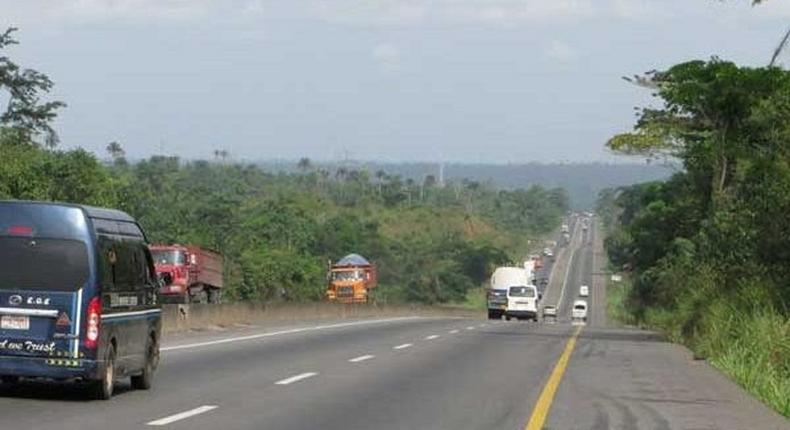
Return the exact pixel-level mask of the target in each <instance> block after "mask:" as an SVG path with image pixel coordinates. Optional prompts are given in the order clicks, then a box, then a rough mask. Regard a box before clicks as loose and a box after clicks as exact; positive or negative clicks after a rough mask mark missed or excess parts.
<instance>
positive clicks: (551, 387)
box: [524, 326, 582, 430]
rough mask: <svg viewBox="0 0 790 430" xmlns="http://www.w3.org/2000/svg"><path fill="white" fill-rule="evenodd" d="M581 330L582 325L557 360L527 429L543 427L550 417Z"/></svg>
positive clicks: (538, 429) (537, 429)
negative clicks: (553, 402) (552, 403)
mask: <svg viewBox="0 0 790 430" xmlns="http://www.w3.org/2000/svg"><path fill="white" fill-rule="evenodd" d="M581 331H582V327H581V326H579V327H577V328H576V331H574V332H573V335H572V336H571V338H570V339H568V343H567V344H566V345H565V350H564V351H562V355H560V358H559V360H557V364H556V365H555V366H554V370H553V371H552V372H551V376H549V380H548V381H546V386H545V387H543V391H542V392H541V393H540V397H538V402H537V403H535V409H533V410H532V416H530V417H529V421H528V422H527V425H526V426H525V427H524V429H525V430H541V429H542V428H543V423H544V422H546V418H548V417H549V411H550V410H551V402H552V401H554V394H556V393H557V388H558V387H559V386H560V381H562V375H563V374H565V368H566V367H568V361H570V359H571V353H573V348H574V347H575V346H576V338H577V337H579V333H580V332H581Z"/></svg>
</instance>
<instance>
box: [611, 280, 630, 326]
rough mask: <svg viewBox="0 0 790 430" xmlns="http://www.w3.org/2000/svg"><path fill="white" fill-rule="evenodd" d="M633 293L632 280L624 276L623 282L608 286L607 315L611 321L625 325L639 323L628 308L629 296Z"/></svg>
mask: <svg viewBox="0 0 790 430" xmlns="http://www.w3.org/2000/svg"><path fill="white" fill-rule="evenodd" d="M630 292H631V279H630V278H628V277H627V276H623V280H622V281H621V282H617V283H615V282H608V283H607V285H606V314H607V317H608V319H609V321H615V322H618V323H620V324H625V325H635V324H636V323H637V321H636V318H635V317H634V315H633V313H632V312H631V311H630V310H629V309H628V307H627V300H628V295H629V294H630Z"/></svg>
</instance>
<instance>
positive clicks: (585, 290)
mask: <svg viewBox="0 0 790 430" xmlns="http://www.w3.org/2000/svg"><path fill="white" fill-rule="evenodd" d="M589 295H590V287H588V286H586V285H582V286H581V287H579V297H588V296H589Z"/></svg>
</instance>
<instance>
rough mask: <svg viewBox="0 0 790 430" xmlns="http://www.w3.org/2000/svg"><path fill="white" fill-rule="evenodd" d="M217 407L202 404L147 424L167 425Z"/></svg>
mask: <svg viewBox="0 0 790 430" xmlns="http://www.w3.org/2000/svg"><path fill="white" fill-rule="evenodd" d="M214 409H217V406H215V405H204V406H200V407H198V408H195V409H190V410H188V411H184V412H181V413H179V414H175V415H170V416H169V417H164V418H160V419H158V420H156V421H151V422H149V423H148V424H147V425H149V426H166V425H168V424H172V423H174V422H176V421H181V420H183V419H187V418H189V417H194V416H195V415H200V414H204V413H206V412H208V411H211V410H214Z"/></svg>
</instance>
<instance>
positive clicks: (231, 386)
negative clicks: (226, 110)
mask: <svg viewBox="0 0 790 430" xmlns="http://www.w3.org/2000/svg"><path fill="white" fill-rule="evenodd" d="M601 257H602V248H601V241H600V237H599V235H598V234H596V232H595V231H591V232H590V234H583V233H582V232H581V231H580V230H578V229H575V231H574V235H573V240H572V242H571V244H570V245H569V247H568V248H567V250H566V251H564V252H561V253H560V254H559V255H558V259H557V262H556V264H555V267H554V269H553V272H552V279H551V282H550V284H549V287H548V290H547V291H546V296H545V297H546V300H555V303H559V302H560V301H561V303H562V307H561V309H560V314H561V318H560V321H559V322H558V323H557V324H536V323H531V322H515V321H512V322H505V321H487V320H483V319H462V318H446V317H435V318H424V317H403V318H389V319H378V320H375V319H371V320H358V321H338V322H332V323H322V324H304V325H299V326H288V327H276V328H272V327H269V328H265V329H264V328H256V327H251V328H246V329H239V330H232V331H228V332H219V333H217V332H205V333H198V334H189V335H181V336H178V337H172V338H170V339H169V340H168V341H167V342H166V344H165V345H164V349H163V357H162V365H161V367H160V369H159V372H158V373H157V377H156V381H155V386H154V388H153V389H152V390H151V391H148V392H141V391H131V390H129V389H128V388H127V387H128V385H127V384H128V382H125V383H124V385H122V387H121V389H120V391H121V392H120V393H118V394H117V395H116V396H115V397H114V398H113V399H112V400H110V401H107V402H101V401H86V400H84V396H83V394H82V392H81V391H80V390H79V389H78V388H77V387H74V386H71V385H61V384H54V383H38V382H26V383H23V384H22V385H20V386H17V387H13V388H9V387H6V388H4V389H2V390H0V393H1V394H0V416H1V417H2V421H0V428H9V429H58V430H67V429H68V430H70V429H81V430H88V429H112V430H125V429H144V428H153V427H163V428H171V429H198V430H202V429H206V430H208V429H212V430H213V429H223V430H232V429H255V430H259V429H523V428H530V429H533V428H535V429H537V428H547V429H610V428H611V429H642V428H644V429H788V428H790V424H788V421H787V420H785V419H784V418H782V417H780V416H779V415H778V414H776V413H774V412H772V411H770V410H769V409H768V408H766V407H764V406H763V405H762V404H760V403H759V402H758V401H756V400H754V399H753V398H752V397H750V396H748V395H747V394H745V393H744V392H743V391H742V390H741V389H740V388H738V387H737V386H736V385H735V384H733V383H732V382H730V381H728V380H727V379H726V378H725V377H724V376H722V375H721V374H720V373H718V372H716V371H715V370H713V369H712V368H711V367H710V366H708V365H707V364H706V363H705V362H702V361H694V360H693V359H692V357H691V355H690V354H689V353H688V352H687V351H686V350H685V349H683V348H681V347H679V346H676V345H672V344H668V343H666V342H663V341H661V340H660V338H659V337H658V336H656V335H655V334H653V333H650V332H646V331H641V330H634V329H624V328H616V327H610V326H609V325H608V324H607V321H606V318H605V313H604V305H605V282H604V281H605V279H604V277H603V275H601V274H600V273H601V271H602V264H603V263H602V262H603V259H602V258H601ZM558 279H559V281H558ZM582 282H583V283H586V284H587V285H590V286H591V290H592V291H591V293H592V296H591V297H590V302H591V306H592V314H591V317H590V321H589V325H587V326H585V327H580V326H573V325H571V324H570V323H569V322H568V315H569V312H570V305H569V303H571V302H572V301H573V300H574V299H575V298H576V296H577V294H578V286H579V285H580V284H581V283H582ZM563 287H564V292H563Z"/></svg>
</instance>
